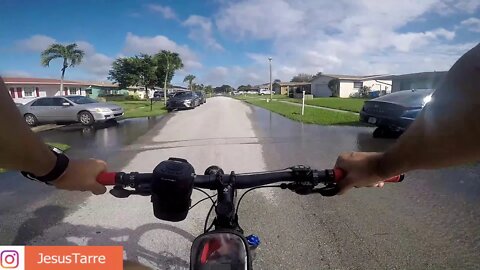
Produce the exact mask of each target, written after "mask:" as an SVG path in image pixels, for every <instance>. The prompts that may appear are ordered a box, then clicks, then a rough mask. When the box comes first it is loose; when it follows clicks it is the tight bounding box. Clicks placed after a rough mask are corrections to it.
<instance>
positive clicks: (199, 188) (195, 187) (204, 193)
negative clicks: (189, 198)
mask: <svg viewBox="0 0 480 270" xmlns="http://www.w3.org/2000/svg"><path fill="white" fill-rule="evenodd" d="M193 189H195V190H198V191H200V192H202V193H203V194H205V195H206V196H207V197H210V200H211V201H212V203H215V202H214V201H213V199H212V197H215V196H217V194H216V193H215V194H214V195H209V194H208V193H207V192H205V191H204V190H202V189H200V188H196V187H194V188H193Z"/></svg>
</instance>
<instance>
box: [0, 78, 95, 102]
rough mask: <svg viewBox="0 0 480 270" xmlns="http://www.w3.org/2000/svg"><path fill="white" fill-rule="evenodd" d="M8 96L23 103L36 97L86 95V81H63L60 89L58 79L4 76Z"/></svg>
mask: <svg viewBox="0 0 480 270" xmlns="http://www.w3.org/2000/svg"><path fill="white" fill-rule="evenodd" d="M3 80H4V81H5V85H6V86H7V89H8V92H9V93H10V96H11V97H12V98H13V100H14V101H15V102H16V103H22V104H25V103H27V102H29V101H30V100H32V99H34V98H37V97H51V96H63V95H82V96H84V95H86V94H87V88H88V87H89V85H88V83H82V82H75V81H65V80H64V81H63V91H60V80H57V79H41V78H14V77H4V78H3Z"/></svg>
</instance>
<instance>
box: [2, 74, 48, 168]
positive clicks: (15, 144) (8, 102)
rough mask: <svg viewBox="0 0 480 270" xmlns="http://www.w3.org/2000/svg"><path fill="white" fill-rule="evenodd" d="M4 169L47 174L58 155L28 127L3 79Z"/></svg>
mask: <svg viewBox="0 0 480 270" xmlns="http://www.w3.org/2000/svg"><path fill="white" fill-rule="evenodd" d="M0 127H1V128H2V131H1V132H0V142H1V143H0V167H1V168H5V169H10V170H22V171H28V172H31V173H33V174H35V175H37V176H43V175H45V174H47V173H48V172H49V171H50V170H51V169H52V168H53V167H54V165H55V160H56V158H55V155H54V154H53V153H52V152H51V151H50V150H49V148H48V146H47V145H45V143H43V142H42V140H41V139H40V138H38V137H37V136H36V135H35V134H34V133H33V132H32V131H31V129H30V128H29V127H28V126H27V125H26V123H25V120H24V119H23V117H22V116H21V115H20V113H19V111H18V109H17V108H16V106H15V103H14V102H13V101H12V98H11V97H10V95H9V94H8V92H7V89H6V87H5V84H4V82H3V80H2V79H1V78H0Z"/></svg>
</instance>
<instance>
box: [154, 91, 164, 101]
mask: <svg viewBox="0 0 480 270" xmlns="http://www.w3.org/2000/svg"><path fill="white" fill-rule="evenodd" d="M153 99H154V100H161V99H163V91H159V90H157V91H155V92H153Z"/></svg>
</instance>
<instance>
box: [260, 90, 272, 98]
mask: <svg viewBox="0 0 480 270" xmlns="http://www.w3.org/2000/svg"><path fill="white" fill-rule="evenodd" d="M258 94H259V95H262V96H263V95H270V90H269V89H260V92H259V93H258Z"/></svg>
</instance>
